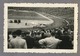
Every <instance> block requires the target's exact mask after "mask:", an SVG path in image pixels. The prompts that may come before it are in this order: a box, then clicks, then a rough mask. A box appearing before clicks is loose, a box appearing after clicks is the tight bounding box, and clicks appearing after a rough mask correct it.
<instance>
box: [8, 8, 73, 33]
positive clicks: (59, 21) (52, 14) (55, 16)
mask: <svg viewBox="0 0 80 56" xmlns="http://www.w3.org/2000/svg"><path fill="white" fill-rule="evenodd" d="M9 9H15V10H23V11H35V12H38V13H41V14H43V15H45V16H46V17H49V18H50V19H52V20H53V21H54V23H53V24H51V25H48V26H47V27H46V28H45V29H50V28H56V27H63V26H66V25H67V22H66V21H68V22H69V23H70V24H71V25H74V8H32V7H31V8H17V7H15V8H11V7H10V8H9ZM10 13H13V12H8V14H9V15H11V14H10ZM9 15H8V16H9ZM13 15H14V16H12V17H13V19H14V18H15V17H16V18H17V17H18V18H17V19H20V18H24V19H27V20H41V19H42V17H40V16H39V15H36V14H35V15H34V13H31V14H26V12H24V13H22V12H20V13H17V12H16V14H15V13H13ZM22 15H24V16H22ZM35 16H37V17H36V18H35ZM26 17H27V18H26ZM29 17H31V18H29ZM10 18H11V17H9V19H10ZM43 20H44V19H43ZM20 29H21V30H23V31H26V30H27V29H28V28H20ZM29 29H31V28H29ZM10 30H17V28H15V29H13V28H9V31H10Z"/></svg>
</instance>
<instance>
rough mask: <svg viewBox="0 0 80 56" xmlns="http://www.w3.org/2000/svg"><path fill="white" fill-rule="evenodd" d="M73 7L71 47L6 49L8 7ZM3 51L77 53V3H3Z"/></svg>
mask: <svg viewBox="0 0 80 56" xmlns="http://www.w3.org/2000/svg"><path fill="white" fill-rule="evenodd" d="M9 6H11V7H61V8H62V7H74V48H73V49H8V48H7V44H8V43H7V32H8V15H7V14H8V7H9ZM3 36H4V52H9V53H15V52H17V53H77V46H78V43H77V41H78V40H77V38H78V4H77V3H54V4H53V3H4V34H3Z"/></svg>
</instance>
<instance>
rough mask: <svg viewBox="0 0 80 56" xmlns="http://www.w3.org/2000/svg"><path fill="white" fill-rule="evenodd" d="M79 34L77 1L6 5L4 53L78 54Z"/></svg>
mask: <svg viewBox="0 0 80 56" xmlns="http://www.w3.org/2000/svg"><path fill="white" fill-rule="evenodd" d="M77 33H78V7H77V4H61V3H60V4H47V3H5V4H4V52H31V53H76V52H77Z"/></svg>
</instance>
